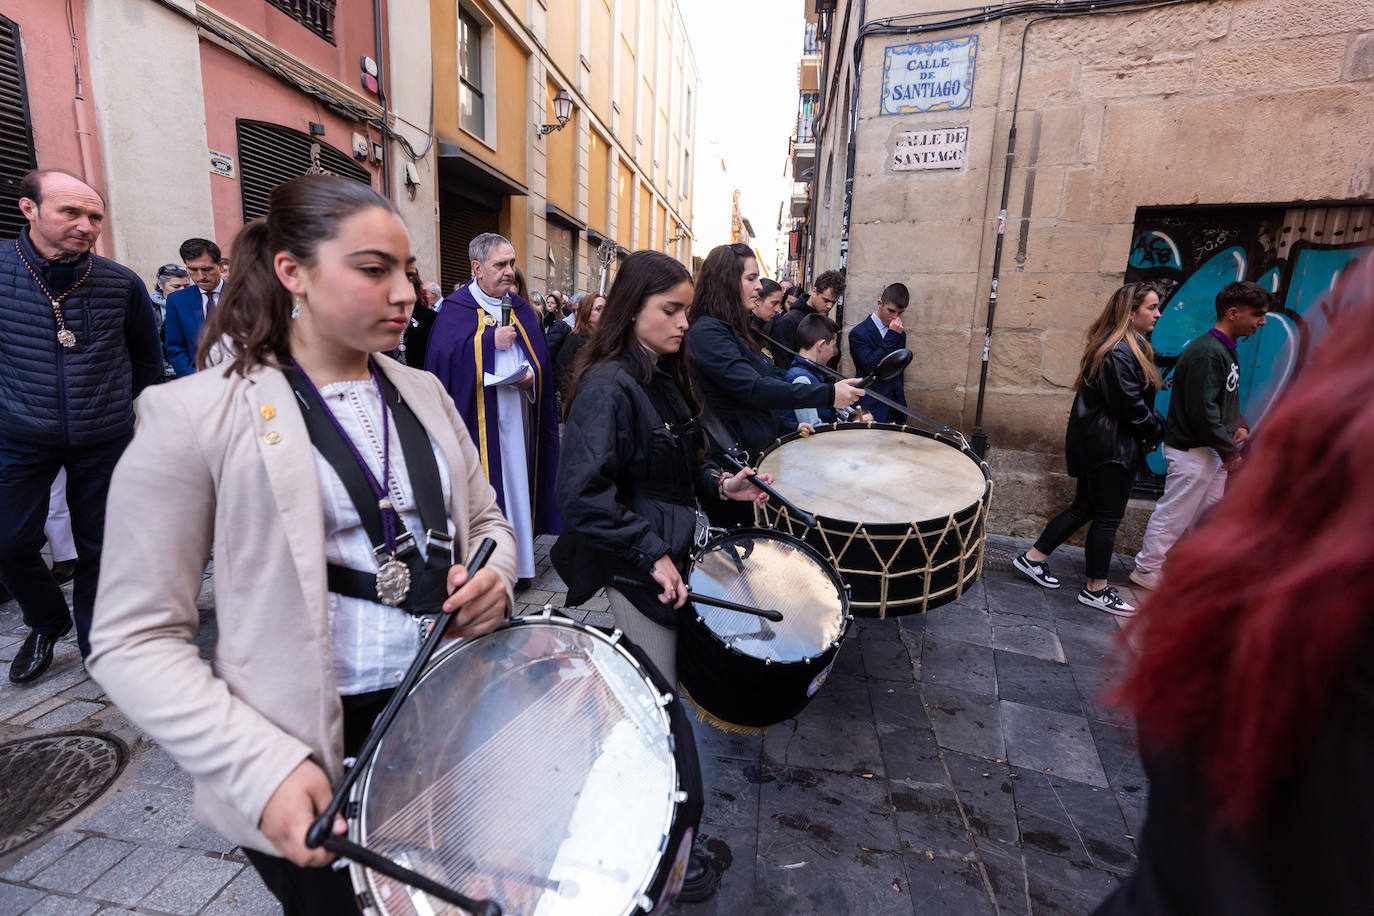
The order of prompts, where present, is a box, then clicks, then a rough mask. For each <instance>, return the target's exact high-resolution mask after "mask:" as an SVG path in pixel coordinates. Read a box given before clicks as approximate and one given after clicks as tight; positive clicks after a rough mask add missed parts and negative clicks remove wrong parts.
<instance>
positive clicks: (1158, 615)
mask: <svg viewBox="0 0 1374 916" xmlns="http://www.w3.org/2000/svg"><path fill="white" fill-rule="evenodd" d="M1328 306H1330V307H1331V312H1330V314H1334V315H1336V316H1338V317H1336V318H1335V320H1334V321H1333V323H1332V326H1331V329H1330V331H1329V332H1328V333H1327V334H1326V336H1325V337H1324V338H1323V339H1322V341H1321V343H1319V344H1318V345H1317V346H1316V347H1315V348H1314V349H1313V350H1312V351H1311V352H1310V353H1309V354H1308V359H1307V360H1306V367H1305V368H1304V369H1303V370H1302V374H1301V375H1300V376H1299V377H1298V379H1297V380H1296V381H1295V382H1294V384H1293V387H1292V388H1291V389H1290V390H1289V391H1288V392H1287V393H1286V394H1284V395H1283V397H1282V399H1281V400H1280V401H1279V402H1278V404H1277V405H1276V406H1275V407H1274V408H1273V409H1272V410H1271V411H1270V412H1269V413H1268V414H1267V415H1266V416H1265V419H1264V426H1263V430H1262V432H1261V433H1260V434H1258V435H1257V436H1256V438H1255V439H1254V440H1251V441H1252V442H1253V444H1252V445H1250V446H1248V447H1247V451H1246V458H1245V472H1244V473H1243V474H1240V475H1237V476H1236V477H1234V478H1232V479H1231V480H1230V481H1229V482H1228V486H1227V489H1226V495H1225V496H1224V497H1223V498H1222V500H1221V501H1220V502H1219V503H1218V504H1217V505H1216V507H1215V508H1214V509H1213V510H1212V512H1211V514H1210V515H1209V516H1208V517H1207V518H1206V520H1205V521H1203V522H1202V524H1201V525H1199V526H1198V527H1197V528H1196V529H1194V530H1193V531H1192V532H1191V533H1189V534H1187V535H1185V536H1184V537H1183V539H1182V540H1180V541H1179V542H1178V544H1177V545H1176V546H1175V547H1174V548H1173V550H1171V551H1170V553H1169V559H1168V563H1167V564H1166V567H1165V568H1166V570H1167V574H1166V575H1165V576H1164V577H1163V580H1162V583H1161V585H1160V587H1159V589H1158V590H1157V591H1155V592H1153V593H1152V594H1151V596H1150V599H1149V601H1148V602H1147V603H1146V604H1145V606H1144V607H1143V608H1142V609H1141V613H1140V615H1139V617H1138V618H1137V619H1136V620H1135V621H1134V622H1132V623H1131V625H1130V626H1128V627H1127V629H1126V630H1125V633H1124V634H1123V636H1124V637H1125V638H1126V640H1127V641H1128V642H1129V645H1130V646H1132V647H1133V648H1134V649H1135V650H1136V651H1137V653H1138V654H1137V655H1136V657H1135V660H1134V662H1133V663H1132V664H1131V666H1130V668H1129V669H1128V671H1127V674H1126V677H1125V679H1124V680H1123V682H1122V683H1121V685H1120V687H1119V689H1118V691H1117V694H1116V699H1117V700H1119V701H1121V702H1122V703H1124V705H1125V706H1127V707H1128V708H1129V709H1130V710H1131V711H1132V712H1133V713H1134V714H1135V716H1136V721H1137V723H1138V725H1139V733H1140V746H1141V755H1142V757H1143V759H1144V763H1145V771H1146V773H1147V774H1148V775H1149V778H1150V799H1149V808H1148V811H1147V814H1146V818H1145V827H1144V830H1143V831H1142V833H1141V835H1140V836H1139V837H1138V838H1137V841H1136V842H1137V849H1138V851H1139V854H1140V860H1139V864H1138V866H1137V869H1136V873H1135V874H1134V875H1133V876H1132V877H1131V878H1130V879H1128V880H1127V881H1126V882H1125V883H1124V884H1123V885H1122V887H1121V888H1120V889H1118V890H1117V892H1116V893H1115V894H1113V895H1112V897H1111V898H1110V899H1109V900H1107V901H1106V903H1104V904H1103V905H1102V907H1101V908H1100V909H1099V910H1098V913H1099V914H1102V916H1128V914H1157V913H1168V914H1199V916H1200V914H1208V916H1232V914H1234V916H1241V914H1244V916H1256V914H1258V916H1278V914H1306V913H1363V912H1368V911H1369V909H1370V901H1371V900H1374V869H1371V868H1370V867H1369V865H1370V863H1371V862H1374V841H1371V833H1370V830H1369V824H1370V822H1371V819H1374V791H1371V790H1370V773H1371V772H1374V661H1372V660H1374V537H1371V534H1370V533H1371V532H1374V476H1372V475H1371V474H1370V473H1369V456H1370V454H1371V453H1374V360H1371V359H1370V356H1369V354H1370V352H1371V351H1374V260H1370V259H1365V262H1364V265H1363V266H1362V267H1361V268H1360V269H1359V270H1358V271H1357V272H1356V273H1354V275H1353V276H1352V277H1351V278H1350V279H1349V280H1348V281H1347V282H1346V284H1345V285H1344V287H1343V288H1342V289H1340V290H1338V291H1337V292H1336V293H1335V294H1334V295H1332V296H1331V297H1330V299H1329V300H1328V301H1327V302H1323V303H1322V311H1323V312H1325V311H1326V310H1327V308H1328ZM1314 308H1315V306H1314Z"/></svg>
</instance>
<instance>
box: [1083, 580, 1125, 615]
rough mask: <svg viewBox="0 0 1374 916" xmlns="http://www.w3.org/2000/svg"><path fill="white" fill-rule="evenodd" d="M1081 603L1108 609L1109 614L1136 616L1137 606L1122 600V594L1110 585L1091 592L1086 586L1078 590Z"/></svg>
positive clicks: (1103, 609)
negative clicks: (1134, 606)
mask: <svg viewBox="0 0 1374 916" xmlns="http://www.w3.org/2000/svg"><path fill="white" fill-rule="evenodd" d="M1078 601H1079V603H1080V604H1086V605H1087V606H1088V607H1095V608H1097V609H1098V610H1099V611H1106V612H1107V613H1108V614H1115V615H1116V616H1117V617H1134V616H1135V608H1133V607H1131V606H1130V605H1129V604H1127V603H1126V602H1124V601H1122V600H1121V596H1120V595H1118V594H1117V593H1116V589H1114V588H1112V587H1111V586H1110V585H1107V586H1104V587H1103V588H1102V589H1100V590H1098V591H1095V592H1090V591H1088V590H1087V589H1086V588H1084V589H1080V590H1079V592H1078Z"/></svg>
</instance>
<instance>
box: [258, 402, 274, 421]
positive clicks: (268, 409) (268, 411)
mask: <svg viewBox="0 0 1374 916" xmlns="http://www.w3.org/2000/svg"><path fill="white" fill-rule="evenodd" d="M258 413H260V414H262V418H263V419H264V420H270V419H272V418H273V417H275V416H276V415H277V408H275V407H273V406H272V405H271V404H264V405H262V406H261V407H259V408H258Z"/></svg>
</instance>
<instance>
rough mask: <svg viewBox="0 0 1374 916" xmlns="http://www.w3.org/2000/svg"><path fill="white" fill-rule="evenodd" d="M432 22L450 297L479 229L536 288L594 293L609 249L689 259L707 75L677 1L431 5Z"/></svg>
mask: <svg viewBox="0 0 1374 916" xmlns="http://www.w3.org/2000/svg"><path fill="white" fill-rule="evenodd" d="M430 25H431V41H432V54H433V61H434V64H433V66H434V135H435V148H436V154H437V172H438V188H437V191H438V193H437V206H436V218H437V220H438V244H439V257H438V263H439V274H440V280H441V282H442V284H443V287H444V289H445V291H446V292H447V291H448V290H450V289H452V288H453V286H454V285H455V284H458V283H463V282H466V281H467V280H468V279H470V267H469V262H468V254H467V244H468V242H469V241H471V239H472V238H473V237H475V236H476V235H478V234H479V233H482V232H500V233H501V234H502V235H505V236H506V237H507V238H509V239H511V241H512V242H513V243H514V245H515V247H516V256H517V262H518V263H519V265H520V266H521V268H522V269H523V270H524V272H525V276H526V278H527V283H528V285H529V287H530V288H531V289H534V290H538V291H540V292H543V291H546V290H549V289H558V290H560V291H562V292H563V293H565V294H568V293H575V292H585V291H587V290H588V289H592V288H595V287H596V285H597V283H598V280H599V273H600V264H599V263H598V261H597V258H596V249H597V246H598V244H599V243H600V242H601V241H602V240H604V239H611V240H614V242H615V243H616V245H617V248H618V250H619V253H620V254H621V255H622V256H623V255H624V254H626V253H628V252H629V251H630V250H633V249H638V248H653V249H656V250H658V251H664V252H667V253H668V254H671V255H673V256H674V257H676V258H678V259H680V260H683V262H684V263H688V260H687V259H688V257H689V252H690V250H691V239H692V234H693V233H692V192H693V190H694V188H693V181H692V167H693V162H694V152H695V149H694V146H695V114H696V112H695V104H696V99H697V97H698V94H699V88H698V87H699V77H698V73H697V68H696V62H695V60H694V58H693V56H692V49H691V45H690V43H689V42H688V39H687V34H686V30H685V26H684V24H683V20H682V16H681V13H680V10H679V8H678V0H509V2H498V0H430ZM394 53H405V52H404V49H401V48H396V49H394ZM561 93H566V94H567V96H568V97H570V98H571V102H572V104H571V112H570V114H569V116H568V117H567V120H566V123H564V125H563V126H562V127H561V128H559V129H556V130H548V129H546V128H545V126H546V125H549V126H556V125H558V124H559V118H558V108H559V105H558V102H557V100H558V98H559V96H560V94H561ZM541 128H545V129H542V130H541Z"/></svg>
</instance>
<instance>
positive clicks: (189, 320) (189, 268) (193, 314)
mask: <svg viewBox="0 0 1374 916" xmlns="http://www.w3.org/2000/svg"><path fill="white" fill-rule="evenodd" d="M181 262H182V263H183V264H185V265H186V272H187V273H189V274H190V275H191V282H192V283H193V284H194V285H193V286H188V287H186V288H185V289H180V290H177V291H176V292H174V293H172V295H170V296H168V297H167V316H166V320H165V323H164V325H163V327H164V329H165V330H166V335H167V362H169V363H171V364H172V370H173V371H174V372H176V374H177V378H182V377H184V376H187V375H190V374H191V373H192V372H195V371H196V348H197V347H199V346H200V328H201V325H203V324H205V319H206V318H208V317H209V316H210V313H211V312H213V311H214V310H215V307H216V306H217V305H218V304H219V297H220V293H222V292H223V291H224V265H223V263H222V258H221V252H220V250H219V246H218V245H216V244H215V243H214V242H212V241H210V240H209V239H187V240H186V241H184V242H182V243H181Z"/></svg>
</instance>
